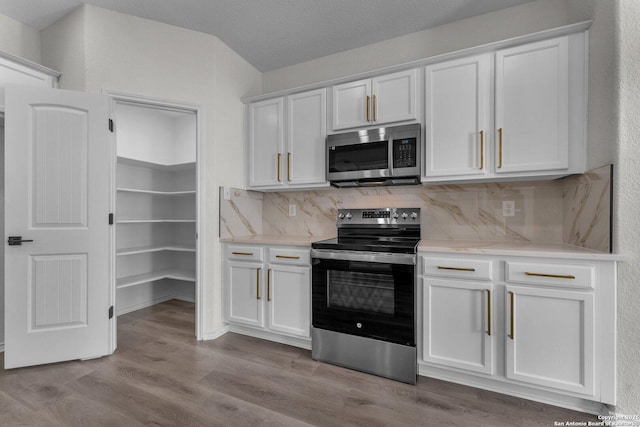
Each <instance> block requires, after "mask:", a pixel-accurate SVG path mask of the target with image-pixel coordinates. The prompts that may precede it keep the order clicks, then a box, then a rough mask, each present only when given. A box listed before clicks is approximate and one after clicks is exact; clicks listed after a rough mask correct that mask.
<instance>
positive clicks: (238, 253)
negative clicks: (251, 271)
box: [231, 251, 253, 256]
mask: <svg viewBox="0 0 640 427" xmlns="http://www.w3.org/2000/svg"><path fill="white" fill-rule="evenodd" d="M231 255H247V256H252V255H253V252H236V251H233V252H231Z"/></svg>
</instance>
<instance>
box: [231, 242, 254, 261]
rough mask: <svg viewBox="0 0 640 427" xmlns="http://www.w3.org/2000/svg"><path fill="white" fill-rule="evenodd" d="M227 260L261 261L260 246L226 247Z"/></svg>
mask: <svg viewBox="0 0 640 427" xmlns="http://www.w3.org/2000/svg"><path fill="white" fill-rule="evenodd" d="M225 256H226V258H227V259H233V260H237V261H260V262H261V261H262V248H261V247H260V246H227V248H226V250H225Z"/></svg>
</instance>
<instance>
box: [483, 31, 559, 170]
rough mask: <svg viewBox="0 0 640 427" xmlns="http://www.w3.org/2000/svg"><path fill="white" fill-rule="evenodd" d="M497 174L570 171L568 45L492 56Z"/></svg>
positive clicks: (545, 45) (542, 45) (524, 48)
mask: <svg viewBox="0 0 640 427" xmlns="http://www.w3.org/2000/svg"><path fill="white" fill-rule="evenodd" d="M495 93H496V100H495V103H496V144H497V152H496V157H495V159H496V173H498V174H502V173H509V172H528V171H545V170H558V171H562V170H568V168H569V158H568V157H569V101H568V99H569V39H568V37H560V38H555V39H552V40H546V41H542V42H538V43H532V44H528V45H524V46H517V47H514V48H511V49H504V50H499V51H498V52H496V91H495Z"/></svg>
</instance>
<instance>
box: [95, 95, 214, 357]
mask: <svg viewBox="0 0 640 427" xmlns="http://www.w3.org/2000/svg"><path fill="white" fill-rule="evenodd" d="M107 95H109V96H110V97H111V99H112V118H113V121H114V123H113V135H114V138H115V144H114V146H115V150H116V153H115V155H114V158H115V167H114V170H115V176H114V179H113V187H114V191H113V197H114V199H113V203H114V206H115V217H114V218H113V222H114V230H113V233H112V239H113V241H112V244H113V247H114V248H115V253H114V262H113V266H114V268H115V273H114V277H116V286H115V290H114V291H115V296H114V298H115V302H116V304H115V314H116V315H121V314H125V313H129V312H132V311H135V310H139V309H142V308H145V307H149V306H152V305H155V304H158V303H161V302H164V301H168V300H171V299H178V300H182V301H187V302H190V303H194V304H195V316H196V319H195V325H196V328H195V329H196V330H195V331H194V335H195V336H196V338H197V339H202V336H201V335H202V333H201V331H202V328H201V323H202V322H201V319H202V310H201V302H202V301H201V297H200V295H201V284H200V280H201V277H202V274H201V261H200V253H201V249H200V247H201V240H202V239H199V238H198V237H199V236H201V235H202V234H201V233H200V226H201V221H200V219H201V218H202V217H203V216H202V215H200V212H201V208H202V203H201V197H200V194H201V189H202V185H201V184H202V182H203V179H202V178H201V168H200V161H199V160H200V159H201V158H202V144H201V143H200V141H201V131H200V123H201V109H200V107H199V106H195V105H185V104H178V103H174V102H168V101H164V100H157V99H150V98H143V97H137V96H131V95H126V94H122V93H114V92H107ZM115 345H116V343H114V347H115Z"/></svg>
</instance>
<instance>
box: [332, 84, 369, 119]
mask: <svg viewBox="0 0 640 427" xmlns="http://www.w3.org/2000/svg"><path fill="white" fill-rule="evenodd" d="M370 108H371V79H365V80H358V81H355V82H349V83H344V84H341V85H337V86H334V87H333V130H339V129H348V128H355V127H362V126H368V125H369V124H370V121H371V110H370Z"/></svg>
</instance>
